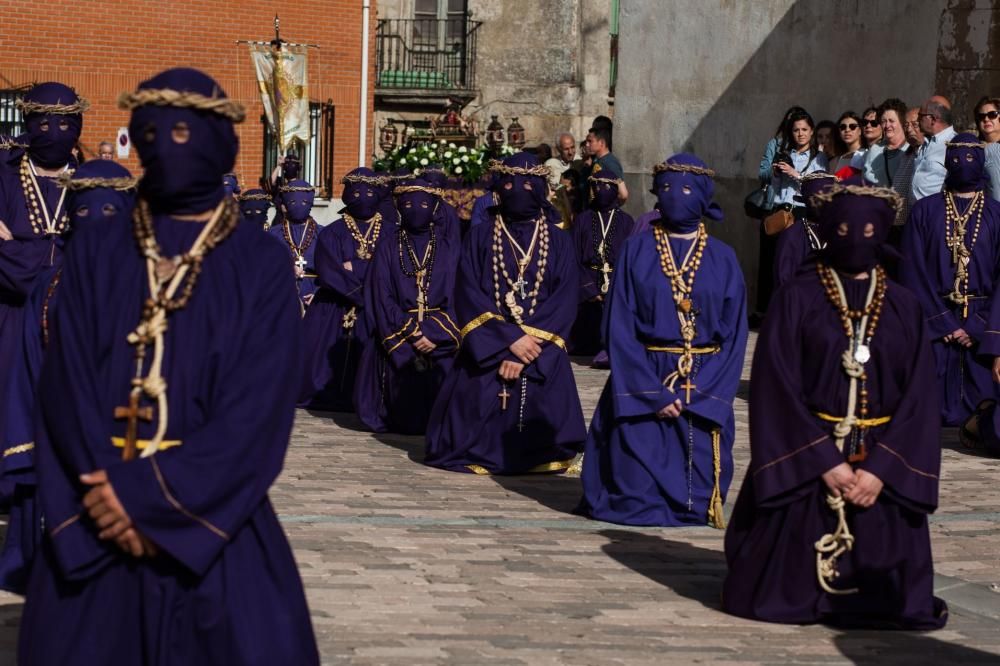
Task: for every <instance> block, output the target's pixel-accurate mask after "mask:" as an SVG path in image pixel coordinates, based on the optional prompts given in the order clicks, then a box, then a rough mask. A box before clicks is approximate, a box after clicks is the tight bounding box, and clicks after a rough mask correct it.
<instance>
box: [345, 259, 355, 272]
mask: <svg viewBox="0 0 1000 666" xmlns="http://www.w3.org/2000/svg"><path fill="white" fill-rule="evenodd" d="M344 270H345V271H351V272H352V273H353V272H354V264H352V263H351V262H349V261H345V262H344Z"/></svg>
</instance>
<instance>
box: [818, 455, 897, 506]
mask: <svg viewBox="0 0 1000 666" xmlns="http://www.w3.org/2000/svg"><path fill="white" fill-rule="evenodd" d="M823 482H824V483H825V484H826V487H827V488H829V489H830V494H832V495H833V496H834V497H843V498H844V499H845V500H847V501H848V502H850V503H851V504H853V505H854V506H857V507H860V508H862V509H867V508H868V507H870V506H872V505H873V504H875V500H877V499H878V496H879V494H880V493H881V492H882V487H883V485H884V484H883V483H882V479H880V478H878V477H877V476H875V475H874V474H872V473H871V472H868V471H865V470H863V469H859V470H855V469H854V468H852V467H851V466H850V465H848V464H847V463H845V462H844V463H840V464H839V465H837V466H836V467H834V468H832V469H829V470H827V471H826V472H825V473H824V474H823Z"/></svg>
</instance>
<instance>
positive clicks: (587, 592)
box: [0, 364, 1000, 666]
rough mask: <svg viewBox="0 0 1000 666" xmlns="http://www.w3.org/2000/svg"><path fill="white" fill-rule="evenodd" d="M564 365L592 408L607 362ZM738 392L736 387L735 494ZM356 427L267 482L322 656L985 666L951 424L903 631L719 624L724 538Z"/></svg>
mask: <svg viewBox="0 0 1000 666" xmlns="http://www.w3.org/2000/svg"><path fill="white" fill-rule="evenodd" d="M575 370H576V373H577V379H578V383H579V390H580V394H581V397H582V400H583V403H584V411H585V413H586V414H587V415H588V416H589V414H590V413H591V412H592V410H593V407H594V405H595V404H596V401H597V397H598V394H599V393H600V390H601V388H602V386H603V382H604V380H605V378H606V373H605V372H602V371H596V370H591V369H589V368H586V367H584V366H583V365H579V364H577V365H576V367H575ZM747 375H748V368H747V369H746V370H745V372H744V380H746V379H747ZM746 397H747V384H746V381H744V384H743V385H742V388H741V392H740V397H739V398H738V400H737V405H736V408H737V422H738V426H737V428H738V429H737V443H736V468H737V469H736V477H735V478H736V482H735V483H734V487H733V488H732V489H731V491H730V497H733V498H735V496H736V493H737V490H738V483H739V482H740V481H741V480H742V477H743V475H744V473H745V470H746V464H747V462H748V459H749V452H748V447H747V433H746V424H747V414H746ZM357 425H358V423H357V421H356V420H355V419H354V417H352V416H349V415H330V414H308V413H306V412H300V413H299V415H298V419H297V423H296V427H295V432H294V435H293V440H292V446H291V449H290V451H289V454H288V459H287V462H286V468H285V471H284V473H283V474H282V476H281V477H280V478H279V480H278V482H277V484H276V485H275V487H274V489H273V492H272V495H271V496H272V499H273V501H274V503H275V506H276V507H277V509H278V511H279V514H280V515H281V518H282V521H283V524H284V526H285V529H286V531H287V533H288V535H289V538H290V539H291V542H292V545H293V547H294V549H295V554H296V557H297V559H298V563H299V566H300V569H301V572H302V577H303V580H304V582H305V585H306V591H307V594H308V597H309V603H310V608H311V610H312V614H313V623H314V626H315V629H316V634H317V638H318V640H319V643H320V650H321V653H322V655H323V662H324V664H360V665H369V664H370V665H376V664H377V665H382V664H385V665H395V664H400V665H402V664H407V665H410V664H470V665H472V664H498V665H502V664H510V665H523V664H531V665H536V664H537V665H549V664H551V665H562V664H573V665H576V666H578V665H590V664H594V665H597V664H628V665H632V664H664V663H676V664H688V663H690V664H725V665H730V664H761V665H770V664H775V665H778V664H780V665H781V666H787V665H789V664H849V663H854V664H924V663H927V664H1000V619H998V618H1000V593H998V592H996V591H994V590H995V589H997V588H996V585H997V584H998V583H1000V508H998V507H1000V461H997V460H994V459H989V458H983V457H978V456H974V455H970V454H968V453H967V452H965V451H962V450H961V447H960V446H959V444H958V442H957V437H956V436H955V433H954V432H952V431H948V432H945V433H944V435H943V438H942V440H943V445H944V447H945V452H944V470H943V477H942V485H941V510H940V512H939V513H938V514H937V515H936V516H934V517H933V522H932V525H931V534H932V540H933V547H934V554H935V561H936V565H937V571H938V573H939V577H938V581H937V588H938V593H939V594H940V595H941V596H943V597H945V598H946V599H947V600H948V601H949V603H950V605H951V610H952V612H951V620H950V622H949V624H948V627H947V628H946V629H944V630H942V631H939V632H934V633H927V634H919V633H901V632H873V631H839V630H835V629H831V628H827V627H819V626H810V627H798V626H785V625H773V624H766V623H758V622H752V621H747V620H741V619H738V618H733V617H730V616H728V615H725V614H723V613H721V612H720V611H719V600H718V595H719V589H720V586H721V581H722V577H723V575H724V573H725V564H724V560H723V555H722V533H721V532H719V531H717V530H713V529H711V528H708V527H704V528H700V527H695V528H674V529H653V528H627V527H622V526H618V525H610V524H606V523H599V522H595V521H590V520H586V519H584V518H581V517H578V516H574V515H572V514H571V513H569V512H570V511H571V510H572V509H573V507H574V506H575V505H576V503H577V501H578V499H579V495H580V488H579V480H578V479H571V478H565V477H559V476H544V477H542V476H538V477H520V478H501V477H481V476H475V475H463V474H454V473H449V472H443V471H439V470H434V469H431V468H427V467H424V466H423V465H420V464H419V460H420V459H421V456H422V452H423V444H422V441H421V439H420V438H416V437H404V436H396V435H378V436H373V435H371V434H370V433H363V432H359V431H357V430H356V428H357ZM991 586H992V587H991ZM20 603H21V602H20V600H19V599H18V598H17V597H14V596H13V595H0V664H3V663H11V664H12V663H14V662H13V656H12V655H13V647H14V642H15V641H16V630H17V621H18V617H19V614H20Z"/></svg>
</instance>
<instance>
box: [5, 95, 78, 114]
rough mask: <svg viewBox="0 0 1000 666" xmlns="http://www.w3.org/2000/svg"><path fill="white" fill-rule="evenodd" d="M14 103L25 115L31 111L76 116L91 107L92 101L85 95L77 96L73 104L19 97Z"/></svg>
mask: <svg viewBox="0 0 1000 666" xmlns="http://www.w3.org/2000/svg"><path fill="white" fill-rule="evenodd" d="M14 105H15V106H17V108H19V109H20V110H21V113H22V114H24V115H28V114H31V113H51V114H54V115H61V116H74V115H77V114H79V113H83V112H84V111H86V110H87V109H89V108H90V102H88V101H87V100H86V99H84V98H83V97H77V100H76V101H75V102H73V103H72V104H43V103H41V102H32V101H31V100H24V99H19V100H17V101H16V102H14Z"/></svg>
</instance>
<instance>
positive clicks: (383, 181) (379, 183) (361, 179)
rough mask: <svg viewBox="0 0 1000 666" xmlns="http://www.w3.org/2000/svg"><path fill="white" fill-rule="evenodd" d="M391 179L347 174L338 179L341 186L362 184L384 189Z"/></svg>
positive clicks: (389, 177)
mask: <svg viewBox="0 0 1000 666" xmlns="http://www.w3.org/2000/svg"><path fill="white" fill-rule="evenodd" d="M407 177H409V176H407ZM391 179H392V176H361V175H351V174H347V175H346V176H344V177H343V178H341V179H340V182H341V184H343V185H347V184H348V183H364V184H365V185H372V186H374V187H384V186H385V185H387V184H388V183H389V181H390V180H391Z"/></svg>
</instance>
